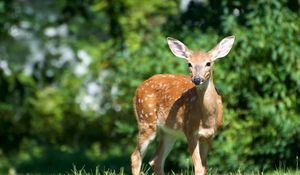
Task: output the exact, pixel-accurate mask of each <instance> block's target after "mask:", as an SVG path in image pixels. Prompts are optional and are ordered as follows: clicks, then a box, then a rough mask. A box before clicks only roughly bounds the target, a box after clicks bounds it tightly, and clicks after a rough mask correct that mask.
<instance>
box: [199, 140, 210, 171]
mask: <svg viewBox="0 0 300 175" xmlns="http://www.w3.org/2000/svg"><path fill="white" fill-rule="evenodd" d="M199 141H200V145H199V149H200V157H201V163H202V166H203V168H204V171H205V172H206V161H207V155H208V151H209V149H210V147H211V141H212V139H210V138H209V139H200V140H199Z"/></svg>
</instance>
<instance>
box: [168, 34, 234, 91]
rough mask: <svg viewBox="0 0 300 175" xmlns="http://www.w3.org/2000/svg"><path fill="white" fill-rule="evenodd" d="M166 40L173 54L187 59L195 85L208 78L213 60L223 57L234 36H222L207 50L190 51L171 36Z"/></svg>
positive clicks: (227, 51)
mask: <svg viewBox="0 0 300 175" xmlns="http://www.w3.org/2000/svg"><path fill="white" fill-rule="evenodd" d="M167 41H168V45H169V47H170V49H171V51H172V53H173V54H174V55H175V56H177V57H180V58H184V59H186V60H187V61H188V67H189V69H190V71H191V73H192V82H193V83H194V84H195V85H201V84H203V83H204V82H206V81H208V80H209V79H210V77H211V74H212V66H213V63H214V61H215V60H217V59H218V58H222V57H225V56H226V55H227V54H228V53H229V51H230V49H231V47H232V45H233V42H234V36H229V37H226V38H224V39H223V40H222V41H220V42H219V43H218V44H217V45H216V46H215V47H214V48H213V49H211V50H210V51H208V52H202V51H192V50H190V49H189V48H187V47H186V46H185V45H184V44H183V43H182V42H180V41H178V40H176V39H174V38H171V37H168V38H167Z"/></svg>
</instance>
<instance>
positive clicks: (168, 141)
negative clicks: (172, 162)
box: [149, 130, 176, 175]
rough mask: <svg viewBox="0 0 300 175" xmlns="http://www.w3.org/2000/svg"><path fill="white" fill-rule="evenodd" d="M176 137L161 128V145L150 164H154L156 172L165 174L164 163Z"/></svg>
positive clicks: (161, 174)
mask: <svg viewBox="0 0 300 175" xmlns="http://www.w3.org/2000/svg"><path fill="white" fill-rule="evenodd" d="M175 141H176V138H175V137H174V136H173V135H170V134H168V133H166V132H164V131H162V130H161V138H160V143H159V147H158V148H157V150H156V153H155V155H154V157H153V158H152V160H151V161H150V162H149V164H150V165H151V166H152V168H153V171H154V172H155V174H159V175H164V164H165V160H166V158H167V156H168V155H169V153H170V151H171V150H172V148H173V145H174V143H175Z"/></svg>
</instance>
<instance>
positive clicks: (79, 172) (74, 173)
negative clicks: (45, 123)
mask: <svg viewBox="0 0 300 175" xmlns="http://www.w3.org/2000/svg"><path fill="white" fill-rule="evenodd" d="M142 171H143V172H142V173H141V174H142V175H152V174H153V173H152V171H151V170H150V168H148V167H142ZM67 174H68V175H126V173H125V172H124V168H120V169H119V170H105V169H104V170H101V169H100V168H99V167H96V168H95V170H91V171H87V170H85V169H84V168H81V169H78V168H76V166H74V167H73V169H72V170H71V171H70V172H69V173H67ZM167 174H169V175H175V174H180V175H193V174H194V173H193V172H192V171H188V170H183V171H182V172H180V173H174V172H168V173H167ZM225 174H226V175H300V171H295V170H284V169H279V170H276V171H273V172H252V173H243V172H239V171H238V172H228V173H225ZM207 175H223V173H222V174H219V173H217V170H209V171H208V173H207Z"/></svg>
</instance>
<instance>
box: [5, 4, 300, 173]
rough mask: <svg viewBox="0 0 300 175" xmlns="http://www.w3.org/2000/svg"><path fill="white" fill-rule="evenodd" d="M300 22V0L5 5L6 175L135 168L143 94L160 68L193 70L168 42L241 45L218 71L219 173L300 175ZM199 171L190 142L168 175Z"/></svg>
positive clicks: (215, 153) (200, 46)
mask: <svg viewBox="0 0 300 175" xmlns="http://www.w3.org/2000/svg"><path fill="white" fill-rule="evenodd" d="M299 17H300V1H299V0H290V1H288V0H278V1H273V0H257V1H242V0H222V1H219V0H169V1H166V0H164V1H163V0H151V1H140V0H73V1H69V0H60V1H54V0H43V1H41V0H1V1H0V173H4V174H5V173H7V172H8V171H16V172H18V173H25V172H31V173H56V172H66V171H69V170H70V169H72V166H73V165H76V166H77V167H79V168H81V167H85V169H87V170H89V169H94V168H95V167H96V166H99V167H100V169H116V170H119V169H120V168H122V167H123V168H124V169H125V172H127V173H128V172H129V167H130V154H131V152H132V151H133V149H134V147H135V144H136V141H137V127H136V120H135V117H134V114H133V110H132V97H133V94H134V91H135V89H136V87H137V86H138V85H139V84H140V83H141V82H142V81H143V80H145V79H147V78H148V77H150V76H151V75H153V74H157V73H177V74H189V72H188V69H187V64H186V62H185V61H184V60H183V59H179V58H176V57H175V56H173V55H172V53H171V52H170V51H169V48H168V47H167V44H166V37H167V36H171V37H174V38H177V39H179V40H181V41H182V42H184V43H185V44H186V45H187V46H188V47H190V48H191V49H193V50H204V51H208V50H209V49H211V48H212V47H214V46H215V44H217V42H218V41H220V40H221V39H222V38H224V37H226V36H228V35H235V36H236V42H235V44H234V46H233V49H232V50H231V52H230V54H229V55H228V56H227V57H226V58H224V59H220V60H218V61H217V62H216V64H215V66H214V81H215V84H216V86H217V87H218V89H220V91H221V94H222V96H223V103H224V126H223V127H222V129H221V131H220V132H219V134H218V135H217V136H216V138H215V139H214V142H213V146H212V150H211V152H210V154H209V159H208V166H209V168H212V169H216V170H217V171H218V172H219V173H224V172H230V171H238V170H240V171H243V172H253V171H272V170H274V169H278V168H279V167H286V168H289V169H297V168H298V163H299V160H298V156H299V155H300V99H299V97H300V58H299V55H300V20H299V19H300V18H299ZM156 142H157V141H155V142H154V143H152V144H151V145H150V148H149V151H148V153H147V155H146V157H145V159H144V163H146V162H148V161H149V157H151V155H152V154H153V153H154V149H155V147H156V146H157V143H156ZM191 167H192V166H191V159H190V155H189V153H188V150H187V144H186V141H185V140H184V139H181V140H179V141H178V142H177V143H176V144H175V147H174V149H173V151H172V152H171V154H170V156H169V157H168V159H167V162H166V170H168V171H170V170H171V169H172V170H173V171H174V172H178V171H180V170H182V169H191Z"/></svg>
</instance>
